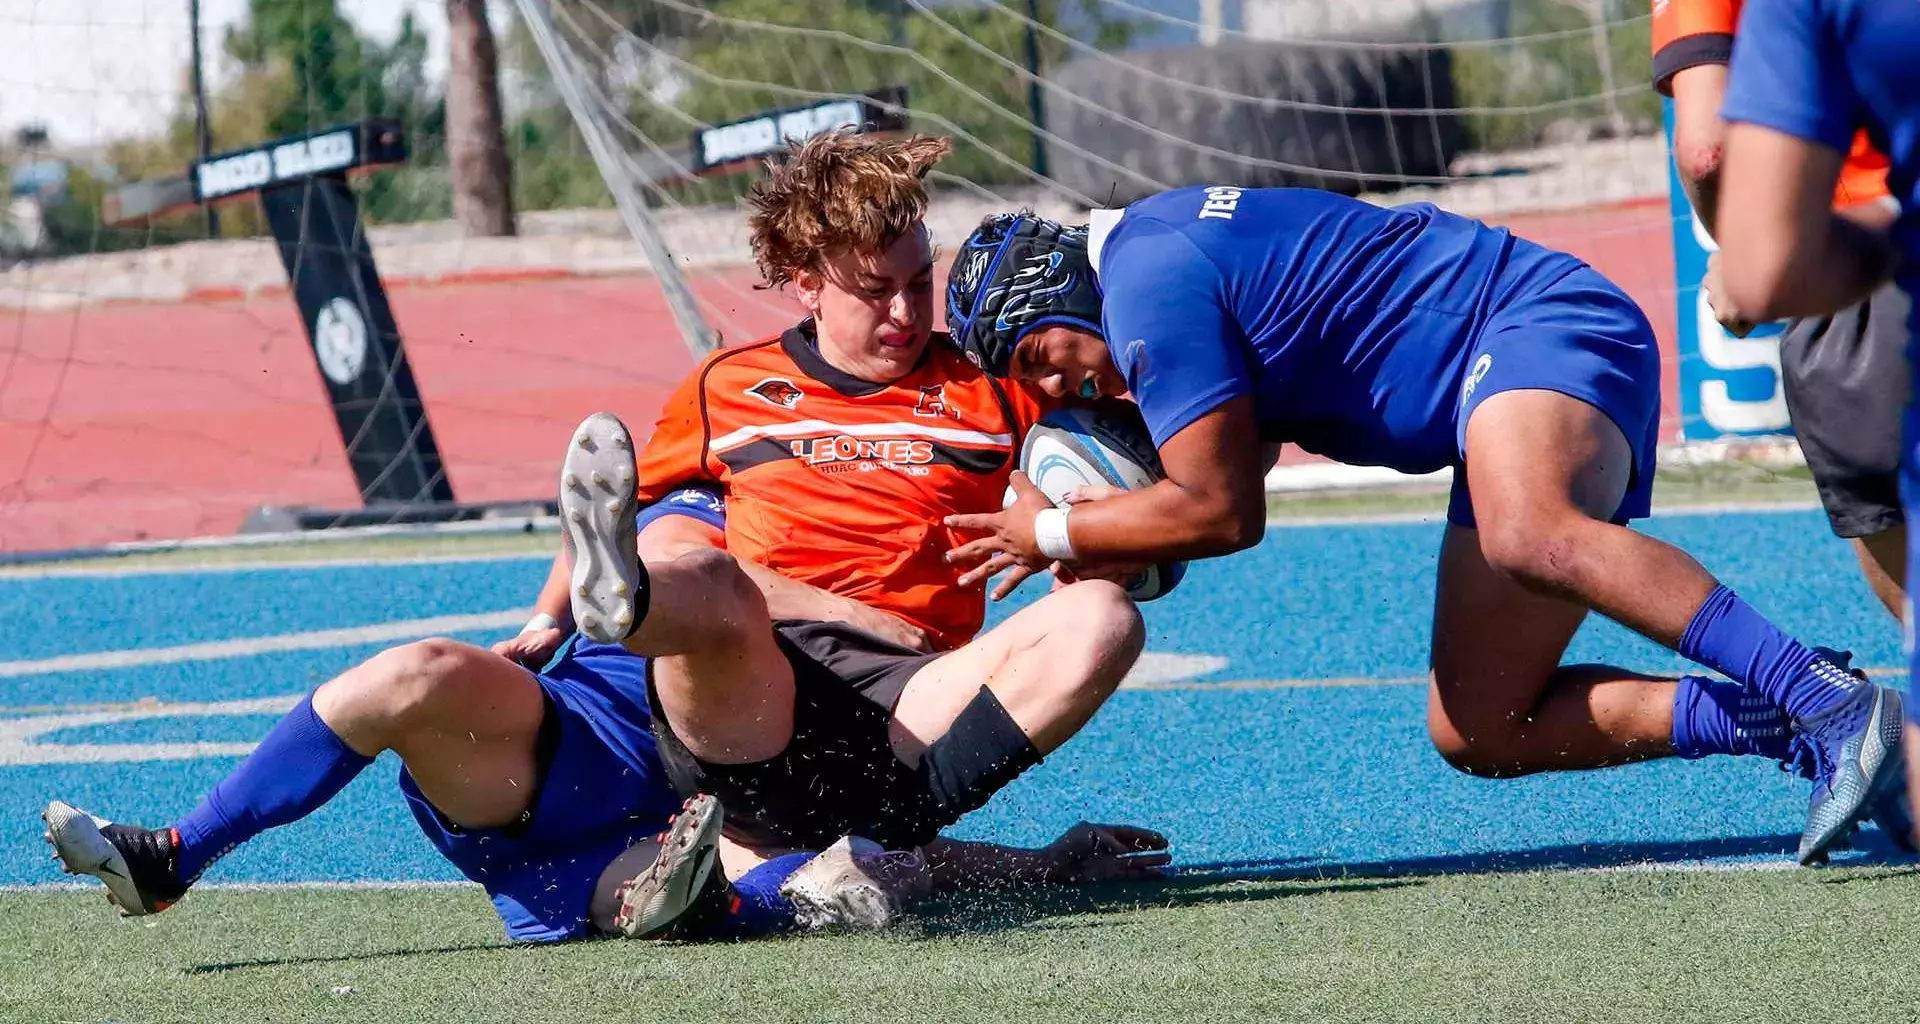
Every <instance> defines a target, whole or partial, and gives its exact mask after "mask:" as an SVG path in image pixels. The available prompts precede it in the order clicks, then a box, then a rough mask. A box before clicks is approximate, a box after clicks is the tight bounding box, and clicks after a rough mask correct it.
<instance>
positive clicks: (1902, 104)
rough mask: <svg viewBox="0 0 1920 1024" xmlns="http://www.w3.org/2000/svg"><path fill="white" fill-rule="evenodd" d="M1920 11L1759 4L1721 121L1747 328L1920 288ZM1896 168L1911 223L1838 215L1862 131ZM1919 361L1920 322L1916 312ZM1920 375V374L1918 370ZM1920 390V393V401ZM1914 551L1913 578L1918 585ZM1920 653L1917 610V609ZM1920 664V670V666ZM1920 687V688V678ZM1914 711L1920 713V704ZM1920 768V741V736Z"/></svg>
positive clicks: (1909, 497) (1918, 450)
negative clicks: (1839, 185) (1880, 223)
mask: <svg viewBox="0 0 1920 1024" xmlns="http://www.w3.org/2000/svg"><path fill="white" fill-rule="evenodd" d="M1917 58H1920V5H1916V4H1912V3H1869V2H1866V0H1750V2H1749V3H1748V4H1747V6H1746V9H1745V11H1744V12H1743V13H1742V15H1741V20H1740V45H1739V46H1738V47H1737V48H1735V50H1734V56H1733V69H1732V71H1731V72H1730V79H1729V81H1728V85H1727V98H1726V103H1725V105H1724V106H1723V107H1722V108H1721V116H1722V117H1723V118H1724V119H1725V120H1726V121H1727V122H1728V124H1729V127H1728V130H1727V152H1726V163H1725V170H1724V172H1723V177H1724V180H1723V186H1722V190H1721V193H1720V209H1719V213H1720V224H1721V234H1722V237H1723V239H1724V244H1723V245H1722V248H1721V260H1722V267H1721V272H1722V275H1723V280H1724V282H1725V287H1726V291H1727V298H1728V299H1729V300H1731V302H1732V303H1733V305H1734V306H1735V307H1736V308H1737V311H1738V315H1739V316H1740V317H1741V318H1742V319H1750V320H1772V319H1774V318H1777V317H1787V316H1804V315H1814V314H1821V313H1828V312H1832V311H1833V310H1836V309H1841V308H1843V307H1845V306H1847V305H1849V304H1851V303H1854V302H1857V301H1859V300H1860V299H1861V298H1863V297H1865V296H1866V295H1868V294H1870V293H1872V292H1873V291H1874V290H1875V289H1876V288H1878V287H1879V286H1880V285H1881V284H1883V283H1885V282H1887V281H1888V280H1896V281H1898V282H1899V284H1900V285H1901V287H1903V288H1905V289H1906V290H1907V291H1908V292H1909V293H1910V294H1920V292H1916V291H1914V289H1916V288H1920V222H1916V220H1915V210H1916V208H1920V59H1917ZM1861 128H1864V129H1866V132H1867V135H1868V137H1869V138H1870V139H1871V140H1872V141H1873V143H1874V145H1875V146H1877V147H1878V148H1879V149H1880V150H1881V151H1882V152H1884V153H1886V154H1887V157H1888V159H1889V160H1890V161H1891V163H1892V170H1891V173H1890V174H1889V175H1888V179H1887V183H1888V187H1889V189H1890V190H1891V191H1892V193H1893V198H1894V199H1895V200H1896V201H1897V202H1898V203H1899V204H1900V207H1901V216H1900V218H1899V219H1898V220H1896V221H1895V222H1894V224H1893V226H1892V229H1891V230H1890V231H1885V230H1876V229H1873V228H1868V227H1863V226H1861V225H1859V224H1856V223H1852V222H1850V221H1848V220H1847V219H1845V218H1842V217H1837V216H1834V215H1833V214H1832V213H1831V212H1830V211H1829V210H1828V209H1827V207H1826V205H1825V204H1824V203H1823V202H1820V201H1819V199H1818V197H1817V196H1816V193H1817V192H1818V190H1820V189H1822V188H1824V189H1826V190H1828V192H1829V193H1830V192H1831V191H1832V189H1833V184H1834V182H1835V181H1836V180H1837V179H1838V178H1839V175H1840V168H1841V165H1842V163H1843V161H1844V159H1845V154H1846V152H1847V150H1848V145H1849V143H1850V141H1851V139H1852V137H1853V133H1854V132H1855V131H1856V130H1857V129H1861ZM1908 324H1909V338H1908V347H1907V354H1908V363H1909V366H1910V367H1911V366H1912V365H1914V364H1915V359H1914V356H1915V352H1916V349H1915V347H1914V345H1913V341H1912V339H1913V338H1914V337H1915V336H1920V316H1916V315H1914V314H1910V315H1909V319H1908ZM1911 372H1912V371H1911V370H1909V373H1911ZM1910 393H1920V392H1910ZM1880 428H1881V429H1884V430H1888V431H1892V430H1897V429H1904V439H1903V441H1902V444H1901V481H1900V484H1901V488H1900V489H1901V500H1902V503H1903V504H1904V505H1905V506H1906V510H1907V512H1908V515H1909V516H1911V515H1912V513H1913V509H1914V503H1915V501H1916V500H1920V411H1916V407H1915V405H1914V404H1913V403H1912V400H1911V399H1909V404H1908V405H1907V410H1906V418H1905V423H1904V424H1903V425H1895V424H1893V423H1885V424H1880ZM1914 557H1915V556H1914V553H1913V551H1912V549H1911V548H1909V552H1908V562H1907V573H1908V576H1907V578H1908V579H1910V580H1911V579H1914V578H1916V577H1914V575H1913V566H1914ZM1906 622H1907V630H1908V640H1907V646H1908V647H1909V649H1910V653H1911V648H1912V647H1913V640H1912V630H1913V607H1912V602H1911V600H1909V602H1908V606H1907V612H1906ZM1915 665H1916V666H1920V660H1916V662H1915ZM1915 677H1916V678H1920V673H1917V674H1916V676H1915ZM1907 709H1908V715H1909V716H1910V717H1911V716H1913V714H1914V704H1913V702H1912V699H1911V695H1909V700H1908V703H1907ZM1907 743H1908V753H1909V757H1908V763H1909V765H1912V763H1913V754H1914V752H1915V750H1916V744H1920V733H1916V730H1915V729H1914V727H1913V726H1912V725H1909V726H1908V728H1907Z"/></svg>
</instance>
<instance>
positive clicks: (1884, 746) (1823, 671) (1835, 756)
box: [1790, 650, 1906, 864]
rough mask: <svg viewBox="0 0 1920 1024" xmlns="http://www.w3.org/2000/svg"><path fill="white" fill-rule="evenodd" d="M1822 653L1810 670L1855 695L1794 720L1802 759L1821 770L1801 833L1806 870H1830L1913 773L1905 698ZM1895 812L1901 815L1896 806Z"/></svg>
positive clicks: (1831, 654) (1795, 745)
mask: <svg viewBox="0 0 1920 1024" xmlns="http://www.w3.org/2000/svg"><path fill="white" fill-rule="evenodd" d="M1815 654H1816V657H1815V658H1814V661H1813V663H1812V665H1810V666H1809V669H1810V670H1811V671H1813V672H1815V673H1817V674H1819V675H1821V676H1822V677H1824V678H1826V679H1827V680H1828V681H1829V682H1831V683H1832V684H1833V685H1834V686H1836V687H1839V688H1842V689H1845V690H1847V691H1848V693H1847V694H1846V696H1844V697H1842V698H1841V699H1840V700H1839V702H1837V703H1835V704H1834V705H1833V706H1832V707H1830V708H1827V709H1826V710H1824V711H1821V712H1818V713H1817V714H1814V715H1811V716H1808V717H1807V718H1801V719H1795V720H1794V721H1793V730H1794V735H1793V739H1792V740H1791V741H1790V743H1791V745H1792V747H1793V749H1794V754H1795V759H1796V760H1800V759H1802V758H1805V759H1807V760H1809V761H1810V762H1811V764H1812V766H1813V769H1814V771H1813V797H1812V799H1811V800H1810V801H1808V805H1807V827H1806V830H1805V831H1804V832H1802V833H1801V834H1800V851H1799V860H1800V863H1801V864H1823V863H1825V862H1826V860H1827V854H1828V851H1830V850H1832V849H1833V848H1834V847H1836V846H1839V845H1840V844H1842V843H1844V842H1845V841H1846V840H1847V839H1849V838H1850V837H1851V836H1852V835H1853V833H1854V830H1856V829H1858V828H1859V827H1860V823H1861V822H1862V821H1864V820H1866V819H1867V818H1870V817H1874V816H1875V815H1876V814H1877V813H1880V805H1881V804H1882V803H1883V801H1884V800H1885V799H1886V798H1887V797H1890V796H1891V797H1894V798H1895V799H1896V801H1897V799H1898V797H1899V793H1898V790H1899V789H1900V788H1902V785H1903V777H1904V774H1905V771H1906V762H1905V758H1903V757H1902V756H1901V747H1900V740H1901V733H1902V729H1903V727H1904V723H1905V714H1904V710H1903V705H1902V701H1901V698H1900V694H1899V692H1898V691H1896V690H1893V689H1890V688H1888V687H1885V686H1876V685H1874V684H1872V683H1869V682H1866V681H1864V680H1862V679H1861V678H1860V677H1858V676H1856V675H1854V674H1852V673H1850V672H1848V671H1847V669H1846V668H1845V665H1846V663H1847V660H1848V659H1847V656H1846V655H1844V654H1839V653H1837V652H1832V651H1825V650H1819V651H1816V652H1815ZM1894 809H1895V810H1898V809H1900V807H1899V805H1898V804H1897V803H1896V804H1895V807H1894Z"/></svg>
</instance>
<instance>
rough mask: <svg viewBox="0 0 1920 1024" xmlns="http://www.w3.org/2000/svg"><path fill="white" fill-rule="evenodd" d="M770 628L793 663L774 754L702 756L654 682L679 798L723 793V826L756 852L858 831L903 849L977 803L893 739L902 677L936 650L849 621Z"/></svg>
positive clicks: (665, 757)
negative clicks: (905, 759)
mask: <svg viewBox="0 0 1920 1024" xmlns="http://www.w3.org/2000/svg"><path fill="white" fill-rule="evenodd" d="M774 636H775V639H776V640H777V641H778V642H779V644H780V649H781V650H782V651H783V652H784V653H785V654H786V656H787V660H788V662H790V663H791V664H792V665H793V738H792V739H791V740H790V741H789V742H788V743H787V747H786V749H785V750H783V751H781V752H780V753H779V754H778V755H776V756H775V757H773V758H771V759H769V760H766V761H760V762H756V763H753V764H712V763H708V762H705V761H702V760H700V759H699V758H697V757H695V756H694V755H693V753H692V752H691V751H689V750H688V749H687V747H686V744H685V743H682V742H681V740H680V738H679V737H678V736H677V735H675V734H674V731H673V726H672V724H671V723H670V722H668V721H667V715H666V712H665V711H664V710H663V709H662V708H661V706H660V697H659V693H658V692H657V691H656V690H655V689H654V688H653V687H652V685H651V684H649V686H648V694H649V696H650V698H651V700H652V701H653V730H654V736H655V737H656V739H657V740H658V746H659V751H660V760H661V761H662V763H664V764H665V766H666V769H667V775H668V777H669V778H670V779H672V780H673V784H674V787H675V788H676V789H677V790H678V791H679V792H680V793H681V794H682V795H683V796H691V795H693V794H695V793H711V794H713V795H714V796H716V797H719V798H720V803H721V806H722V807H723V808H724V811H725V821H726V832H727V834H728V835H729V836H731V837H732V838H734V839H735V840H737V841H739V842H742V843H745V844H746V845H748V846H753V847H756V848H769V847H792V848H797V849H809V850H819V849H824V848H826V847H827V846H828V845H831V844H832V843H833V842H834V841H835V840H838V839H839V838H840V837H841V836H845V835H858V836H865V837H866V838H868V839H872V840H873V841H875V842H877V843H879V844H881V845H882V846H885V847H886V848H888V849H890V850H898V849H906V848H908V847H914V846H920V845H922V844H925V843H927V842H930V841H931V840H932V839H933V838H934V837H935V836H937V835H938V834H939V832H940V830H941V829H942V828H945V827H946V826H948V825H951V824H952V823H953V822H954V821H956V820H958V819H959V817H960V815H962V814H964V813H966V812H967V811H968V810H971V809H972V808H971V807H966V806H954V805H953V804H952V803H951V802H950V801H948V800H945V799H943V798H942V796H941V795H940V793H939V787H938V786H937V785H936V784H933V783H930V781H929V778H928V775H927V773H926V772H924V771H922V770H921V769H920V768H913V767H908V766H907V765H905V764H903V763H901V761H900V759H899V758H898V757H896V756H895V755H894V753H893V744H892V741H891V740H890V739H889V737H888V735H887V731H888V730H887V727H888V723H889V722H890V721H891V720H892V718H893V706H894V704H895V703H896V702H898V701H899V699H900V692H901V691H902V690H903V689H905V688H906V685H907V680H908V679H910V678H912V676H913V674H914V673H915V672H918V671H919V670H920V669H921V668H922V667H923V666H924V665H926V664H927V663H928V662H929V661H932V660H933V659H934V658H936V657H938V655H933V654H923V653H921V652H919V651H915V650H912V649H911V648H907V647H901V646H899V645H897V644H894V643H891V642H889V641H886V640H883V639H881V638H879V637H877V636H874V635H872V634H870V633H867V632H864V631H862V630H859V629H855V628H853V627H852V626H848V625H845V624H842V623H832V622H795V621H782V622H776V623H774Z"/></svg>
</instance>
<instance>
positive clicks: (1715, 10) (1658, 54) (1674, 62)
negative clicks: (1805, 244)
mask: <svg viewBox="0 0 1920 1024" xmlns="http://www.w3.org/2000/svg"><path fill="white" fill-rule="evenodd" d="M1741 2H1742V0H1654V2H1653V85H1654V88H1656V89H1658V90H1660V92H1661V93H1662V94H1664V95H1667V96H1671V95H1673V76H1674V75H1676V74H1679V73H1680V72H1682V71H1685V70H1686V69H1688V68H1691V67H1699V66H1700V65H1702V64H1726V63H1727V62H1729V61H1730V60H1731V59H1732V57H1733V30H1734V27H1735V26H1736V25H1738V24H1739V23H1740V5H1741ZM1887 168H1888V164H1887V158H1886V157H1885V156H1883V155H1881V153H1880V152H1879V151H1878V150H1876V149H1874V148H1873V143H1871V142H1869V141H1867V133H1866V132H1865V131H1861V132H1858V133H1856V134H1855V135H1854V137H1853V151H1852V152H1851V153H1848V154H1847V162H1846V164H1845V165H1844V166H1843V167H1841V169H1840V184H1839V186H1838V187H1836V188H1835V189H1834V192H1833V205H1835V206H1853V205H1855V204H1858V203H1867V202H1872V201H1874V200H1877V199H1884V198H1886V197H1887V195H1888V192H1887Z"/></svg>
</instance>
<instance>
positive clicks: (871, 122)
mask: <svg viewBox="0 0 1920 1024" xmlns="http://www.w3.org/2000/svg"><path fill="white" fill-rule="evenodd" d="M906 105H907V89H906V87H905V86H901V85H893V86H887V87H885V88H882V89H876V90H874V91H873V92H870V93H866V94H864V95H861V96H846V97H840V98H835V99H827V100H821V101H819V102H817V103H808V104H804V105H801V106H797V107H782V108H780V109H778V110H767V111H762V112H761V113H758V114H755V115H753V116H752V117H746V118H741V119H740V120H738V121H729V122H727V123H726V124H718V125H714V126H713V127H711V128H703V129H701V130H700V131H697V132H694V133H693V147H692V156H693V160H692V163H691V165H690V168H689V169H690V170H691V171H692V173H694V174H706V173H709V172H712V171H719V170H727V169H731V168H734V167H739V166H741V165H744V164H747V163H750V162H752V161H755V160H761V159H764V158H766V157H769V156H773V155H774V154H776V153H779V152H781V151H783V150H784V149H785V148H786V145H787V142H788V141H789V140H793V141H805V140H807V139H810V138H813V137H814V136H815V135H818V134H820V133H821V132H827V131H832V130H833V129H835V128H853V129H856V130H858V131H862V132H897V131H903V130H905V128H906V126H907V118H906V114H905V113H904V111H905V109H906Z"/></svg>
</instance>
